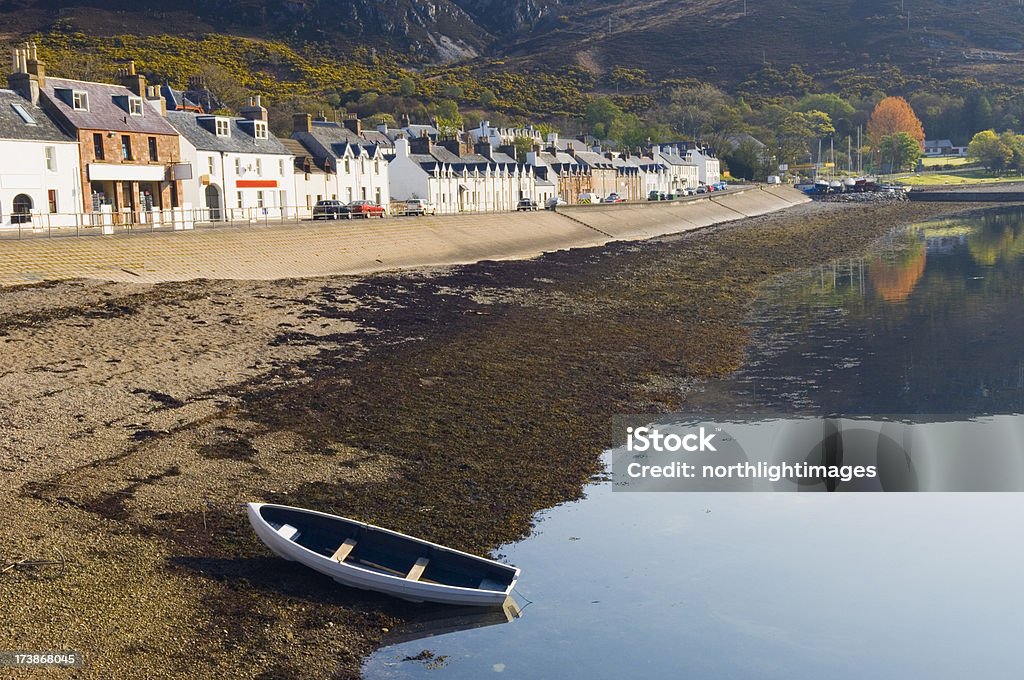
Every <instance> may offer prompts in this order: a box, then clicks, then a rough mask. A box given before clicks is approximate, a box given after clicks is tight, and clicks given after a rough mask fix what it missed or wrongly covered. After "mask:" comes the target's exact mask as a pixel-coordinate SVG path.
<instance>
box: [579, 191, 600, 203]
mask: <svg viewBox="0 0 1024 680" xmlns="http://www.w3.org/2000/svg"><path fill="white" fill-rule="evenodd" d="M576 202H577V203H579V204H580V205H587V204H590V203H600V202H601V195H600V194H595V193H593V192H591V193H586V194H580V195H579V198H577V199H576Z"/></svg>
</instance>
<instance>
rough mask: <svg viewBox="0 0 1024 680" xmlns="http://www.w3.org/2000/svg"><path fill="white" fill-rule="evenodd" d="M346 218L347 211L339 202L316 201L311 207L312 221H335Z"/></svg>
mask: <svg viewBox="0 0 1024 680" xmlns="http://www.w3.org/2000/svg"><path fill="white" fill-rule="evenodd" d="M347 216H348V210H347V208H346V206H345V204H344V203H342V202H341V201H317V202H316V205H314V206H313V219H314V220H336V219H338V218H339V217H347Z"/></svg>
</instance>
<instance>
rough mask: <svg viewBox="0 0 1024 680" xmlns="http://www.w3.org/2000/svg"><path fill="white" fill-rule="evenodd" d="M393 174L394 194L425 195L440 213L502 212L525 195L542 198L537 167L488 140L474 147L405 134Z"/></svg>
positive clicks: (406, 196)
mask: <svg viewBox="0 0 1024 680" xmlns="http://www.w3.org/2000/svg"><path fill="white" fill-rule="evenodd" d="M390 179H391V193H392V196H393V197H394V198H396V199H398V200H403V201H404V200H407V199H410V198H425V199H427V200H429V201H430V202H432V203H433V204H434V205H436V206H437V211H438V213H447V214H451V213H460V212H494V211H499V212H500V211H506V210H515V208H516V205H517V204H518V203H519V200H520V199H522V198H531V199H534V200H537V182H536V175H535V174H534V169H533V167H532V166H529V165H527V164H525V163H518V162H517V161H516V160H515V159H514V158H512V157H511V156H509V155H508V154H506V153H503V152H499V151H494V150H492V149H491V147H490V144H489V143H487V142H483V143H480V144H477V145H476V147H475V148H474V147H472V146H470V145H469V144H468V143H466V142H465V141H462V140H459V139H442V140H439V141H438V142H437V143H435V142H434V141H433V140H432V139H431V138H430V136H429V135H423V136H420V137H416V138H413V139H407V138H405V137H399V138H398V139H396V140H395V157H394V159H393V160H392V161H391V167H390ZM553 189H554V187H553V185H552V186H550V187H549V188H548V189H547V190H548V191H553Z"/></svg>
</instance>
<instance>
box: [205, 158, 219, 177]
mask: <svg viewBox="0 0 1024 680" xmlns="http://www.w3.org/2000/svg"><path fill="white" fill-rule="evenodd" d="M206 160H207V161H208V167H209V168H210V173H209V174H210V176H211V177H215V176H216V175H217V161H216V159H214V157H213V156H207V157H206Z"/></svg>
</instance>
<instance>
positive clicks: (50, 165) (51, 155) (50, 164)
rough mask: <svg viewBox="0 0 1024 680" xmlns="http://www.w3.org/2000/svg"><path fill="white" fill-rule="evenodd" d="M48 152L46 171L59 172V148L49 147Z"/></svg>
mask: <svg viewBox="0 0 1024 680" xmlns="http://www.w3.org/2000/svg"><path fill="white" fill-rule="evenodd" d="M44 151H45V152H46V169H47V170H49V171H50V172H57V147H55V146H48V147H46V148H45V149H44Z"/></svg>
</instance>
